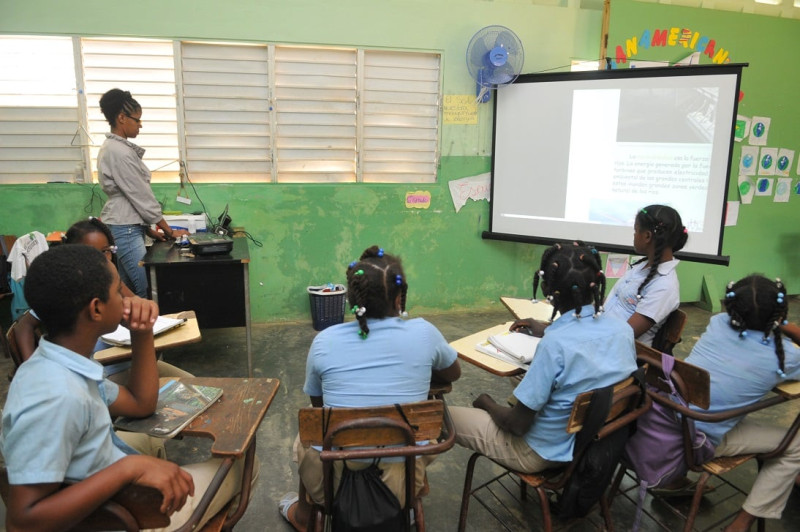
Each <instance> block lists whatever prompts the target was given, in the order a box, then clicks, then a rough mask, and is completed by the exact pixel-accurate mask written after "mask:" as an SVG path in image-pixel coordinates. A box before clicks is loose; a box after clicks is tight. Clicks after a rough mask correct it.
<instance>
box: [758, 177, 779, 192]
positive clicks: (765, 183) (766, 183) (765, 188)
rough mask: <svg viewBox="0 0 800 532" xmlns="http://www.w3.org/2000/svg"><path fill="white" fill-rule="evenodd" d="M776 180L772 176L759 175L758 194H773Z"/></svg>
mask: <svg viewBox="0 0 800 532" xmlns="http://www.w3.org/2000/svg"><path fill="white" fill-rule="evenodd" d="M774 181H775V180H774V179H773V178H770V177H759V178H758V179H757V180H756V196H771V195H772V185H773V182H774Z"/></svg>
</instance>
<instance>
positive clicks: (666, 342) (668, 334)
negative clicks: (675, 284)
mask: <svg viewBox="0 0 800 532" xmlns="http://www.w3.org/2000/svg"><path fill="white" fill-rule="evenodd" d="M684 325H686V313H685V312H684V311H682V310H681V309H675V310H673V311H672V312H670V313H669V316H667V319H666V320H664V325H662V326H661V328H660V329H659V330H658V332H657V333H656V335H655V337H654V338H653V347H654V348H656V349H658V350H659V351H661V352H663V353H667V354H668V355H671V354H672V349H673V348H674V347H675V346H676V345H677V344H679V343H680V341H681V333H682V332H683V327H684Z"/></svg>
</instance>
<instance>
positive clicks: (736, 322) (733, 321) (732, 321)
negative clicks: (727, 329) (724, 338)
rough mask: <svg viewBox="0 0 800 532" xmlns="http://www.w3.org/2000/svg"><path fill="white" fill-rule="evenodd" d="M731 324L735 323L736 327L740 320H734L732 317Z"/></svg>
mask: <svg viewBox="0 0 800 532" xmlns="http://www.w3.org/2000/svg"><path fill="white" fill-rule="evenodd" d="M731 325H733V326H734V327H738V326H739V322H738V321H736V320H734V319H731Z"/></svg>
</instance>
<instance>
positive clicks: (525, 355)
mask: <svg viewBox="0 0 800 532" xmlns="http://www.w3.org/2000/svg"><path fill="white" fill-rule="evenodd" d="M539 341H541V338H537V337H535V336H530V335H528V334H524V333H519V332H512V331H504V332H502V333H500V334H493V335H491V336H489V338H488V339H487V340H486V341H484V342H478V344H476V345H475V349H476V350H478V351H480V352H481V353H485V354H487V355H489V356H492V357H494V358H497V359H499V360H502V361H504V362H508V363H509V364H513V365H515V366H517V367H520V368H527V366H528V364H530V363H531V360H533V355H534V354H535V353H536V346H537V345H539Z"/></svg>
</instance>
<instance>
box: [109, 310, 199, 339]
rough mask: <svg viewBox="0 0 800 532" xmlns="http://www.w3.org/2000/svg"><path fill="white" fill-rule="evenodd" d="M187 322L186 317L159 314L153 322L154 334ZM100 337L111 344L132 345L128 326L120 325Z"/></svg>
mask: <svg viewBox="0 0 800 532" xmlns="http://www.w3.org/2000/svg"><path fill="white" fill-rule="evenodd" d="M185 322H186V319H185V318H166V317H164V316H159V317H158V318H156V322H155V323H154V324H153V335H158V334H161V333H163V332H166V331H169V330H170V329H174V328H175V327H177V326H178V325H181V324H183V323H185ZM100 339H101V340H102V341H104V342H105V343H107V344H110V345H131V331H130V329H128V328H127V327H124V326H122V325H119V326H118V327H117V330H116V331H114V332H112V333H109V334H104V335H103V336H101V337H100Z"/></svg>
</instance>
